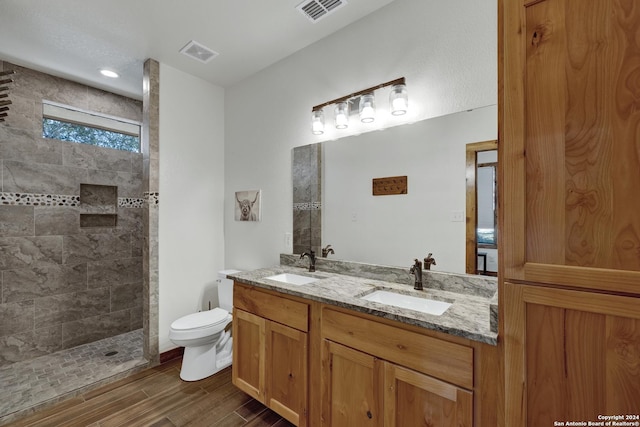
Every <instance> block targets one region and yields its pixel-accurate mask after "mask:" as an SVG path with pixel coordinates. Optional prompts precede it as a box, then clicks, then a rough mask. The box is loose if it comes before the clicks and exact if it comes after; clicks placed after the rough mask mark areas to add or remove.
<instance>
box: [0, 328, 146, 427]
mask: <svg viewBox="0 0 640 427" xmlns="http://www.w3.org/2000/svg"><path fill="white" fill-rule="evenodd" d="M142 340H143V336H142V329H138V330H136V331H132V332H128V333H126V334H122V335H118V336H115V337H111V338H106V339H103V340H100V341H96V342H92V343H89V344H83V345H80V346H78V347H74V348H70V349H68V350H62V351H59V352H56V353H52V354H49V355H46V356H41V357H38V358H35V359H32V360H28V361H25V362H17V363H14V364H12V365H8V366H4V367H2V368H0V425H2V424H4V423H5V422H7V421H10V419H13V418H15V416H17V415H18V414H19V415H21V416H22V415H26V414H28V413H31V412H33V411H35V410H36V409H38V408H41V407H44V406H47V405H49V404H52V403H56V402H59V401H60V400H62V399H64V398H67V397H71V396H75V395H77V394H79V393H81V392H84V391H87V390H88V389H89V388H93V387H96V386H99V385H102V384H104V383H106V382H108V380H110V379H117V378H120V377H122V376H125V375H126V374H127V373H129V372H130V371H132V370H141V369H143V368H145V367H146V366H147V364H148V363H147V361H146V360H145V359H144V357H143V356H142ZM114 351H116V352H117V353H116V354H114V355H111V356H107V355H106V354H109V353H110V352H114Z"/></svg>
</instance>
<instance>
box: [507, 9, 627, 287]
mask: <svg viewBox="0 0 640 427" xmlns="http://www.w3.org/2000/svg"><path fill="white" fill-rule="evenodd" d="M501 1H502V3H503V7H504V21H503V22H504V41H503V45H504V86H503V87H504V101H503V106H502V107H503V108H502V109H503V111H504V113H505V114H504V117H503V118H502V120H501V131H502V132H501V135H502V136H501V141H500V152H501V153H500V160H499V164H500V165H501V167H502V170H503V176H502V180H501V188H502V189H503V190H504V191H503V196H504V197H503V198H502V202H503V205H502V206H501V212H502V213H503V214H504V222H503V223H502V229H501V236H502V237H503V240H502V242H503V246H501V249H502V250H501V254H502V256H504V259H503V263H504V264H505V270H504V277H505V278H506V279H510V280H512V281H519V280H526V281H529V282H539V283H553V284H559V285H565V286H573V287H580V288H588V289H599V290H606V291H611V292H626V293H633V294H639V295H640V215H639V214H638V212H640V197H638V194H640V148H639V147H640V146H639V143H638V141H640V102H639V101H638V99H639V96H640V83H638V82H639V80H638V63H639V62H640V41H639V39H638V33H639V32H640V7H638V2H637V1H634V0H589V1H585V0H541V1H539V0H501Z"/></svg>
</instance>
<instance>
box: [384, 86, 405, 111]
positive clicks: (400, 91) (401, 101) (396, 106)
mask: <svg viewBox="0 0 640 427" xmlns="http://www.w3.org/2000/svg"><path fill="white" fill-rule="evenodd" d="M389 103H390V104H391V114H393V115H394V116H401V115H403V114H406V113H407V109H408V107H409V96H408V94H407V86H406V85H404V84H399V85H395V86H394V87H393V89H391V93H390V94H389Z"/></svg>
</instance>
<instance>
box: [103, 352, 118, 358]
mask: <svg viewBox="0 0 640 427" xmlns="http://www.w3.org/2000/svg"><path fill="white" fill-rule="evenodd" d="M116 354H118V352H117V351H115V350H114V351H109V352H107V353H105V354H104V355H105V356H107V357H109V356H115V355H116Z"/></svg>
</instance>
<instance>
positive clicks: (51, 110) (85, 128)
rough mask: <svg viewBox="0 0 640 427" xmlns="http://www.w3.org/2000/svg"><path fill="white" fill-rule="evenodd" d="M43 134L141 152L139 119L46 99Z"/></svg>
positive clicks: (59, 138)
mask: <svg viewBox="0 0 640 427" xmlns="http://www.w3.org/2000/svg"><path fill="white" fill-rule="evenodd" d="M42 115H43V119H42V136H43V137H44V138H51V139H58V140H61V141H69V142H77V143H80V144H89V145H95V146H98V147H104V148H113V149H116V150H124V151H131V152H134V153H139V152H140V123H139V122H135V121H132V120H127V119H122V118H118V117H112V116H107V115H103V114H98V113H94V112H89V111H82V110H78V109H74V108H73V107H69V106H65V105H61V104H57V103H53V102H49V101H43V103H42Z"/></svg>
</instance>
